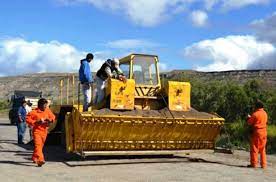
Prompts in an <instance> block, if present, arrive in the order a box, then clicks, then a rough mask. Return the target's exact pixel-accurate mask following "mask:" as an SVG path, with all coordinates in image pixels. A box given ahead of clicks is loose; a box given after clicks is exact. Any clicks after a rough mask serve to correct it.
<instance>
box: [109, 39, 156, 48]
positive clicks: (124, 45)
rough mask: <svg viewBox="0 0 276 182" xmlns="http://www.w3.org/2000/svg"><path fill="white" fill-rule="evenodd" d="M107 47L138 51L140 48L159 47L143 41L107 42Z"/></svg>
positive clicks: (122, 40)
mask: <svg viewBox="0 0 276 182" xmlns="http://www.w3.org/2000/svg"><path fill="white" fill-rule="evenodd" d="M106 46H107V47H110V48H116V49H140V48H154V47H159V46H161V45H160V44H157V43H154V42H151V41H148V40H143V39H120V40H115V41H111V42H108V43H107V44H106Z"/></svg>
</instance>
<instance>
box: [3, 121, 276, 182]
mask: <svg viewBox="0 0 276 182" xmlns="http://www.w3.org/2000/svg"><path fill="white" fill-rule="evenodd" d="M26 139H27V140H28V139H29V137H28V132H26ZM27 140H26V141H27ZM16 142H17V141H16V127H15V126H11V125H9V124H8V119H5V118H2V119H0V171H1V172H0V179H1V181H5V182H8V181H28V182H32V181H35V182H37V181H40V182H42V181H47V182H50V181H59V182H60V181H126V182H131V181H158V182H159V181H193V182H194V181H195V182H199V181H202V182H203V181H204V182H209V181H210V182H211V181H212V182H214V181H225V182H227V181H229V182H230V181H231V182H233V181H249V182H254V181H256V182H260V181H276V155H269V156H268V168H267V169H266V170H262V169H261V168H257V169H249V168H246V167H245V166H246V165H247V164H248V160H249V159H248V156H249V154H248V152H245V151H235V152H234V154H223V153H214V152H213V151H210V150H208V151H206V150H204V151H185V152H183V154H181V155H177V156H139V157H138V156H129V157H126V156H117V157H87V158H86V160H85V161H82V160H80V158H79V157H77V156H73V155H68V154H65V153H64V151H63V149H62V148H60V147H57V146H46V147H45V149H44V153H45V157H46V161H47V163H46V164H45V165H44V166H43V167H41V168H39V167H36V165H35V164H33V163H32V162H31V161H30V157H31V154H32V145H23V146H18V145H17V143H16Z"/></svg>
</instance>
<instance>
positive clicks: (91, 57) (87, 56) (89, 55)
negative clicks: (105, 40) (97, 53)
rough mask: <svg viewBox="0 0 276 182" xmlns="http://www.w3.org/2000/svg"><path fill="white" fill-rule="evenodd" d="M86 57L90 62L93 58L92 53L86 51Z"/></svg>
mask: <svg viewBox="0 0 276 182" xmlns="http://www.w3.org/2000/svg"><path fill="white" fill-rule="evenodd" d="M86 59H87V61H88V62H91V61H92V60H93V59H94V55H93V54H92V53H88V54H87V55H86Z"/></svg>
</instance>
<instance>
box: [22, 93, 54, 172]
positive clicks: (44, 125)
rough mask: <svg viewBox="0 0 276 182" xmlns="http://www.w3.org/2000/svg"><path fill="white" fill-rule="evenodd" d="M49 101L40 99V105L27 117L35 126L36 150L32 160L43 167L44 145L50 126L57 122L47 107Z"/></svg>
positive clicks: (28, 122)
mask: <svg viewBox="0 0 276 182" xmlns="http://www.w3.org/2000/svg"><path fill="white" fill-rule="evenodd" d="M47 104H48V101H47V100H46V99H44V98H41V99H39V101H38V107H37V108H36V109H34V110H33V111H31V112H30V113H29V114H28V115H27V118H26V121H27V124H28V125H30V126H31V127H32V128H33V140H34V151H33V156H32V160H33V162H34V163H36V164H37V165H38V167H41V166H42V165H43V164H45V160H44V155H43V146H44V143H45V141H46V138H47V133H48V130H47V129H48V126H49V124H50V123H53V122H55V115H54V114H53V113H52V111H51V110H50V109H49V108H48V107H47Z"/></svg>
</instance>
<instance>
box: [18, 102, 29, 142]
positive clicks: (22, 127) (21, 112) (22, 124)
mask: <svg viewBox="0 0 276 182" xmlns="http://www.w3.org/2000/svg"><path fill="white" fill-rule="evenodd" d="M26 105H27V102H26V101H25V100H23V101H22V105H21V106H20V107H19V109H18V112H17V114H18V121H17V143H18V144H24V142H23V141H24V135H25V131H26V115H27V111H26V108H25V107H26Z"/></svg>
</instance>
